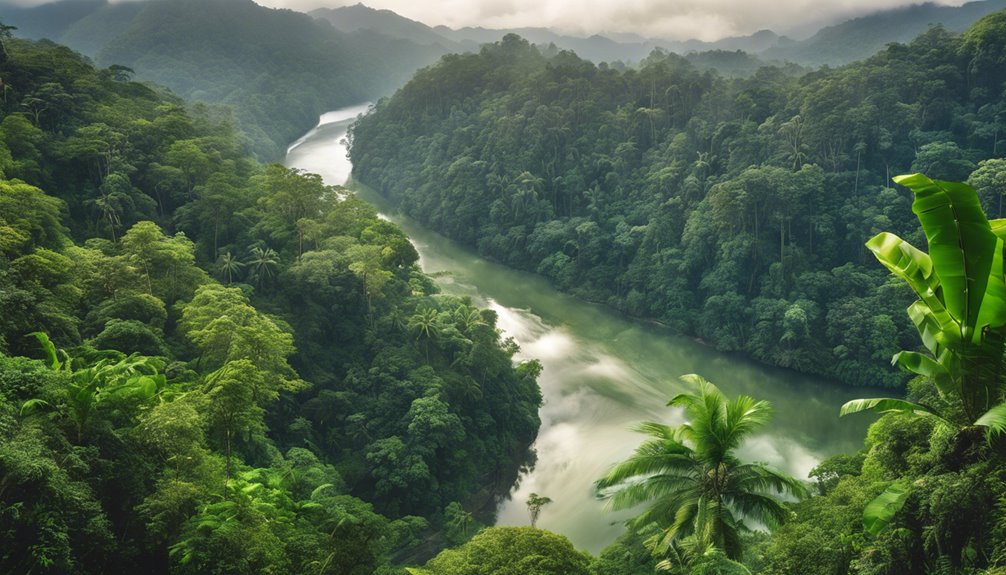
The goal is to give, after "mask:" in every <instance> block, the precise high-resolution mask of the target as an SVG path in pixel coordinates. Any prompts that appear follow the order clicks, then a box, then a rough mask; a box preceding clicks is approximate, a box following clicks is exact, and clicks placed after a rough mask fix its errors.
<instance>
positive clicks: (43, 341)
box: [28, 331, 60, 370]
mask: <svg viewBox="0 0 1006 575" xmlns="http://www.w3.org/2000/svg"><path fill="white" fill-rule="evenodd" d="M28 335H31V336H34V337H35V339H37V340H38V343H39V345H41V346H42V351H43V352H45V359H46V361H47V362H48V363H49V367H50V368H52V369H54V370H59V368H60V361H59V356H58V355H57V354H56V345H55V344H53V343H52V340H50V339H49V335H48V334H46V333H45V332H42V331H33V332H31V333H29V334H28Z"/></svg>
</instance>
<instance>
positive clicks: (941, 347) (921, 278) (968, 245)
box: [840, 174, 1006, 535]
mask: <svg viewBox="0 0 1006 575" xmlns="http://www.w3.org/2000/svg"><path fill="white" fill-rule="evenodd" d="M894 181H895V183H898V184H901V185H903V186H905V187H907V188H908V189H910V190H911V191H912V192H913V193H914V194H915V201H914V202H913V203H912V211H913V212H914V213H915V215H916V216H917V217H918V218H919V222H920V223H921V224H922V229H923V231H924V232H925V235H926V239H927V241H928V244H929V253H928V254H927V253H926V252H923V251H922V250H919V249H918V248H916V247H914V246H912V245H911V244H909V243H908V242H906V241H905V240H903V239H901V238H899V237H898V236H896V235H894V234H891V233H887V232H883V233H880V234H877V235H876V236H875V237H873V238H872V239H871V240H870V241H868V242H867V243H866V246H867V248H869V249H870V251H872V252H873V254H874V255H875V256H876V258H877V260H879V261H880V263H882V264H883V265H884V266H885V267H887V269H889V270H890V271H891V272H892V273H893V274H894V275H896V276H898V277H899V278H901V279H903V280H904V281H905V282H906V283H907V284H908V285H909V286H911V288H912V289H913V290H914V291H915V294H916V295H917V296H918V297H919V299H918V301H916V302H915V303H913V304H912V305H911V306H909V308H908V316H909V318H911V320H912V323H913V324H915V327H916V329H917V330H918V332H919V336H920V337H921V339H922V344H923V346H924V347H925V349H926V351H927V352H928V353H918V352H914V351H902V352H900V353H898V354H896V355H895V356H894V358H893V359H892V363H893V364H895V365H898V366H900V367H901V368H903V369H905V370H907V371H909V372H911V373H915V374H918V375H922V376H925V377H928V378H930V379H931V380H932V381H933V382H934V384H935V385H936V388H937V390H938V391H939V393H940V395H941V396H943V397H945V398H947V399H950V400H952V401H953V400H956V401H959V402H960V404H961V406H962V407H963V411H964V419H963V420H962V419H961V418H960V416H953V415H950V414H945V413H941V412H940V411H939V410H937V409H934V408H933V407H930V406H927V405H923V404H919V403H913V402H910V401H906V400H903V399H895V398H872V399H856V400H853V401H850V402H848V403H846V404H845V405H843V406H842V409H841V412H840V414H841V415H843V416H844V415H848V414H850V413H857V412H860V411H865V410H871V411H875V412H880V413H890V412H899V413H907V414H912V415H916V416H920V417H929V418H933V419H935V420H936V421H937V422H939V424H942V425H948V426H951V427H953V428H956V429H958V430H962V429H964V428H967V427H979V428H984V429H985V430H986V434H987V436H988V437H989V438H990V439H991V438H992V437H993V436H995V435H998V434H1000V433H1002V432H1004V431H1006V403H1002V401H1003V385H1002V376H1003V373H1002V372H1003V352H1004V342H1006V278H1004V270H1003V254H1004V249H1006V243H1004V239H1006V220H994V221H991V222H990V221H989V220H988V219H986V217H985V213H984V212H983V211H982V209H981V204H980V203H979V201H978V195H977V194H976V193H975V191H974V190H973V189H972V188H971V187H970V186H968V185H966V184H962V183H957V182H944V181H939V180H931V179H929V178H928V177H926V176H924V175H922V174H911V175H906V176H898V177H896V178H894ZM908 494H909V491H908V488H907V487H906V486H904V485H901V484H894V485H891V486H890V487H889V488H888V489H887V490H886V491H884V493H882V494H881V495H880V496H879V497H877V498H876V499H875V500H874V501H872V502H871V503H870V504H869V505H867V507H866V510H865V511H864V516H863V519H864V527H865V529H866V531H867V532H869V533H871V534H874V535H876V534H877V533H879V532H880V531H881V530H882V529H884V527H886V526H887V525H888V524H889V523H890V521H891V520H892V519H893V517H894V515H895V513H896V512H897V511H898V510H899V509H900V508H901V506H902V505H904V502H905V500H906V499H907V497H908Z"/></svg>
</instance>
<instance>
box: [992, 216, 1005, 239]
mask: <svg viewBox="0 0 1006 575" xmlns="http://www.w3.org/2000/svg"><path fill="white" fill-rule="evenodd" d="M989 226H991V227H992V233H993V234H995V235H996V237H997V238H999V239H1000V240H1006V219H1002V218H1001V219H998V220H989Z"/></svg>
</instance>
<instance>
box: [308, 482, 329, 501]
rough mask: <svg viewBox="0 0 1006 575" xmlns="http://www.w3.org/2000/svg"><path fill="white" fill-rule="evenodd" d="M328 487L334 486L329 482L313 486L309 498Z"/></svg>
mask: <svg viewBox="0 0 1006 575" xmlns="http://www.w3.org/2000/svg"><path fill="white" fill-rule="evenodd" d="M329 487H335V486H334V485H332V484H331V483H322V484H321V485H319V486H318V487H315V488H314V491H312V492H311V497H310V498H309V499H314V498H315V497H317V496H318V494H319V493H321V492H322V491H324V490H326V489H328V488H329Z"/></svg>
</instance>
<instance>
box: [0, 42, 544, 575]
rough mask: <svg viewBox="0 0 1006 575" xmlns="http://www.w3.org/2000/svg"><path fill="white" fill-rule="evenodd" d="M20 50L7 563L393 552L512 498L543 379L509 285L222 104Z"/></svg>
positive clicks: (2, 215) (5, 401)
mask: <svg viewBox="0 0 1006 575" xmlns="http://www.w3.org/2000/svg"><path fill="white" fill-rule="evenodd" d="M0 71H2V74H0V76H2V78H3V91H4V92H3V99H2V102H0V252H2V257H0V309H2V310H3V313H2V315H0V518H2V520H0V550H2V551H0V571H3V572H4V573H134V572H139V571H141V570H143V571H144V572H155V573H166V572H176V573H308V572H311V573H332V574H336V573H338V574H349V573H359V574H367V573H372V572H374V571H375V570H381V569H385V568H388V567H386V565H387V563H388V561H389V560H390V558H391V554H392V553H393V552H394V553H396V554H399V555H402V556H408V554H409V553H410V550H411V549H413V548H416V547H417V546H432V547H433V548H434V549H435V548H436V546H437V545H442V544H443V543H442V542H443V536H442V534H441V533H442V528H443V526H444V524H445V509H447V508H451V509H454V510H455V513H457V512H465V513H469V514H474V516H475V518H476V519H477V520H481V521H487V520H490V519H491V516H492V512H493V510H494V508H495V502H496V498H497V497H498V496H500V495H501V494H505V493H506V491H507V490H508V489H509V486H510V485H511V484H512V483H513V481H514V479H515V477H516V473H517V470H518V467H519V466H520V465H521V464H522V462H523V461H525V460H526V457H527V456H528V454H527V448H528V446H529V445H530V443H531V442H532V441H533V439H534V437H535V435H536V433H537V429H538V426H539V419H538V414H537V409H538V406H539V405H540V402H541V396H540V392H539V390H538V387H537V384H536V381H535V380H536V376H537V374H538V372H539V370H540V367H539V365H538V364H537V363H536V362H527V363H523V364H520V365H514V363H513V361H512V358H513V355H514V353H515V352H516V351H517V346H516V344H515V343H514V342H513V341H511V340H506V341H503V340H502V338H501V335H500V331H499V330H498V329H497V328H496V326H495V321H496V318H495V314H494V313H493V312H491V311H487V310H480V309H478V308H476V307H473V306H472V304H471V303H470V302H469V301H467V300H465V299H460V298H455V297H447V296H441V295H438V294H437V289H436V287H435V286H434V284H433V282H432V280H430V279H429V278H428V277H426V276H425V275H423V274H422V273H421V271H420V270H419V268H418V267H417V265H416V260H417V257H418V256H417V254H416V251H415V249H414V248H413V247H412V245H411V244H410V243H409V241H408V238H406V237H405V235H404V234H403V233H402V232H401V231H400V230H399V229H398V228H396V227H395V226H394V225H392V224H390V223H388V222H386V221H384V220H381V219H379V218H378V217H377V214H376V212H375V211H374V210H373V208H371V207H370V206H369V205H367V204H364V203H363V202H361V201H360V200H357V199H356V198H355V197H354V196H353V195H352V194H350V193H349V192H348V191H346V190H344V189H341V188H332V187H328V186H325V185H323V184H322V182H321V180H320V178H319V177H318V176H312V175H306V174H302V173H298V172H296V171H291V170H288V169H286V168H283V167H282V166H278V165H268V166H267V165H261V164H259V163H257V162H256V161H254V160H252V159H251V158H250V157H249V156H248V155H246V154H245V153H244V152H243V151H242V146H241V143H240V141H239V139H238V137H237V135H236V134H235V131H234V129H233V127H232V126H231V125H230V124H229V123H227V122H226V121H220V120H218V119H216V118H215V117H214V116H213V115H212V114H209V113H208V112H207V110H206V108H204V107H201V106H196V107H195V108H192V109H187V108H186V107H185V106H184V105H183V104H182V102H181V101H180V100H178V99H177V98H176V97H174V96H171V95H170V94H167V93H163V92H158V91H156V90H153V89H151V88H150V87H147V86H144V85H141V84H137V83H133V82H130V81H129V79H128V77H123V76H122V75H121V74H119V70H117V69H116V68H111V69H97V68H95V67H94V66H92V65H91V64H90V63H89V62H88V61H87V60H86V59H84V58H83V57H81V56H80V55H78V54H75V53H74V52H72V51H70V50H68V49H67V48H64V47H61V46H58V45H55V44H52V43H49V42H30V41H23V40H17V39H11V38H9V37H6V38H4V39H3V51H2V53H0ZM29 358H36V359H29ZM417 552H419V553H420V554H421V555H422V554H423V553H428V552H426V551H422V549H419V550H418V551H417Z"/></svg>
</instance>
